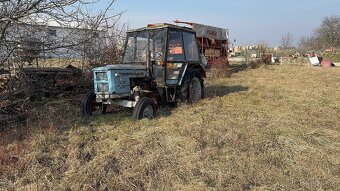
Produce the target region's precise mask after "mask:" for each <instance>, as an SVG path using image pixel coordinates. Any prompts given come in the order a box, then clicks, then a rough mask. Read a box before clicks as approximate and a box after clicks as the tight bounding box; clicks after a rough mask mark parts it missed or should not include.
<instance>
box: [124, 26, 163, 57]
mask: <svg viewBox="0 0 340 191" xmlns="http://www.w3.org/2000/svg"><path fill="white" fill-rule="evenodd" d="M165 34H166V33H165V30H164V29H159V30H149V31H140V32H131V33H128V35H127V42H126V46H125V53H124V59H123V63H146V61H147V55H148V50H149V52H150V59H151V61H157V62H160V61H162V60H163V58H164V57H163V56H164V52H165V51H164V50H165V37H166V35H165Z"/></svg>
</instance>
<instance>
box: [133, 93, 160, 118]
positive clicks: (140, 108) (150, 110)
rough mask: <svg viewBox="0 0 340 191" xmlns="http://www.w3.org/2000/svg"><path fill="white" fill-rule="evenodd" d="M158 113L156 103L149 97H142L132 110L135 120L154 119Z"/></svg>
mask: <svg viewBox="0 0 340 191" xmlns="http://www.w3.org/2000/svg"><path fill="white" fill-rule="evenodd" d="M155 114H156V107H155V103H154V101H153V100H152V99H150V98H148V97H141V98H140V99H139V100H138V102H137V104H136V106H135V108H134V109H133V112H132V118H133V119H135V120H140V119H144V118H147V119H152V118H153V117H154V116H155Z"/></svg>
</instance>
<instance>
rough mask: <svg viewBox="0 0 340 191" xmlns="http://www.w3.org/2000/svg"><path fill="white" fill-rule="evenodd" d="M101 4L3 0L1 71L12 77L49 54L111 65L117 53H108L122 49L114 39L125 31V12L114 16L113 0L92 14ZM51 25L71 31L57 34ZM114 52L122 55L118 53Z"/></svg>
mask: <svg viewBox="0 0 340 191" xmlns="http://www.w3.org/2000/svg"><path fill="white" fill-rule="evenodd" d="M98 2H99V1H97V0H26V1H20V0H19V1H18V0H0V72H1V73H4V71H5V72H6V71H7V72H8V73H9V75H11V70H13V68H18V67H19V68H21V67H22V66H23V65H24V63H27V62H28V63H31V62H32V60H33V59H36V60H38V58H40V57H41V56H45V53H49V54H50V55H52V54H53V55H55V56H60V57H64V56H65V55H60V54H64V52H66V53H68V54H70V55H79V56H80V57H81V58H82V59H84V60H85V62H83V63H86V64H92V63H104V62H108V63H110V62H111V61H110V59H108V58H109V57H111V58H112V56H109V55H108V54H109V53H112V52H113V51H112V52H108V50H110V49H118V48H117V44H118V43H113V42H117V41H118V40H112V39H117V36H118V35H121V33H120V32H118V31H122V30H123V29H121V30H120V29H118V28H117V26H118V25H117V22H118V20H119V18H120V16H121V14H122V12H120V13H117V14H116V13H113V10H112V6H113V3H114V2H115V0H111V1H109V2H108V4H107V6H106V8H105V9H102V10H99V11H96V12H93V11H91V10H92V9H91V8H93V7H94V6H95V5H96V3H98ZM51 23H53V24H54V26H58V27H60V28H63V29H65V30H64V31H67V32H66V33H65V34H62V35H59V34H57V35H56V34H55V33H56V32H55V30H50V29H53V27H51V28H50V26H51ZM113 46H115V47H113ZM60 50H63V51H64V52H63V51H60ZM61 52H62V53H61ZM114 52H115V53H118V54H119V51H118V50H115V51H114ZM58 54H59V55H58ZM111 60H112V59H111ZM111 63H112V62H111ZM16 70H17V69H16ZM1 73H0V75H1ZM6 75H7V74H6ZM0 83H1V76H0ZM0 85H1V84H0ZM9 87H11V86H9ZM0 88H1V87H0ZM9 89H11V88H8V90H9ZM1 91H2V90H1ZM0 93H1V92H0Z"/></svg>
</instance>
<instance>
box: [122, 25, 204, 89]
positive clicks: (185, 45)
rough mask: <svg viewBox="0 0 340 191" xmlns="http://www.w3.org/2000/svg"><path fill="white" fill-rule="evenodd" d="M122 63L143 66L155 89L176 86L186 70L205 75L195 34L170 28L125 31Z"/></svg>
mask: <svg viewBox="0 0 340 191" xmlns="http://www.w3.org/2000/svg"><path fill="white" fill-rule="evenodd" d="M122 63H123V64H137V65H138V64H139V65H143V66H145V68H146V69H147V70H149V71H150V78H151V79H152V80H154V81H155V82H156V83H157V86H158V87H165V86H176V85H180V84H181V81H182V79H183V76H184V72H185V70H186V69H187V68H188V67H189V68H190V67H197V68H201V69H202V70H201V72H203V73H204V75H205V72H204V69H203V68H204V67H205V66H204V64H203V63H202V62H201V59H200V53H199V47H198V44H197V40H196V33H195V31H193V30H192V29H190V28H186V27H178V26H176V25H171V24H155V25H148V27H146V28H142V29H137V30H132V31H128V33H127V40H126V45H125V51H124V55H123V62H122ZM194 65H195V66H194Z"/></svg>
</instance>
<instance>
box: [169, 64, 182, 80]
mask: <svg viewBox="0 0 340 191" xmlns="http://www.w3.org/2000/svg"><path fill="white" fill-rule="evenodd" d="M182 66H183V64H182V63H169V64H168V67H167V68H168V70H167V79H171V80H177V79H178V77H179V73H180V71H181V69H182Z"/></svg>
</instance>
